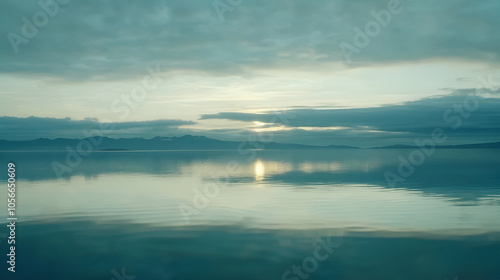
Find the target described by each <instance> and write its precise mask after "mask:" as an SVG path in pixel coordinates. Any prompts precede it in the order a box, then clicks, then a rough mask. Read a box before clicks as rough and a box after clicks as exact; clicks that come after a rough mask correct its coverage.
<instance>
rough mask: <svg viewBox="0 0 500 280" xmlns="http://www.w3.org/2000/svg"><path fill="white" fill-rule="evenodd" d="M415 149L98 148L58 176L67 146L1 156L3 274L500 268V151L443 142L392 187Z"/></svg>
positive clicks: (332, 274) (499, 273)
mask: <svg viewBox="0 0 500 280" xmlns="http://www.w3.org/2000/svg"><path fill="white" fill-rule="evenodd" d="M409 152H411V150H396V149H394V150H330V151H319V150H315V151H310V150H301V151H258V152H256V155H255V157H253V156H251V155H240V154H238V153H237V152H234V151H162V152H94V153H92V154H90V155H88V156H86V157H84V158H83V159H82V161H81V163H80V164H78V165H77V166H75V167H74V168H72V169H73V170H72V171H71V172H67V173H65V174H64V175H63V177H62V178H58V177H57V176H56V173H55V172H54V171H53V169H52V166H51V165H52V164H53V163H54V162H59V163H62V164H64V163H65V162H66V159H65V157H66V153H64V152H50V153H49V152H39V153H33V152H15V153H14V152H6V153H2V154H1V162H0V163H1V164H2V166H5V172H2V173H1V175H2V176H1V177H0V178H1V179H2V181H3V182H4V184H6V183H5V182H6V179H7V178H6V171H7V162H8V161H13V162H15V163H16V166H17V176H18V182H17V183H18V186H17V198H18V202H17V203H18V205H17V216H18V218H19V220H18V222H17V228H16V230H17V235H16V242H17V243H16V245H17V247H16V254H17V255H16V271H17V272H16V273H15V274H13V273H7V272H6V271H7V267H8V266H7V264H6V260H7V257H6V253H7V244H6V242H5V240H6V239H5V236H6V234H7V231H6V230H3V231H1V232H0V235H1V234H4V237H2V238H1V240H2V242H1V243H0V248H1V252H2V259H3V261H2V263H3V264H4V265H3V268H2V272H1V274H0V275H4V272H5V275H6V276H7V277H8V278H3V277H2V279H56V280H57V279H116V280H120V279H129V280H132V276H134V277H135V278H134V279H137V280H140V279H293V280H296V279H401V280H403V279H438V280H444V279H478V280H479V279H485V280H494V279H496V280H498V279H500V265H499V264H500V172H499V171H500V165H499V163H500V150H437V151H436V152H435V153H434V154H433V155H432V156H430V157H428V158H427V159H426V161H425V162H424V163H423V164H422V165H420V166H418V167H416V169H415V172H414V173H413V174H412V175H411V176H410V177H408V178H407V179H406V181H405V182H401V183H399V184H397V185H396V186H394V187H391V186H389V185H388V184H387V182H386V179H385V177H384V173H385V172H386V171H387V170H389V171H392V172H396V171H397V167H398V164H399V161H398V156H399V155H404V156H406V155H408V153H409ZM4 189H6V188H4ZM6 200H7V192H6V191H2V192H0V201H1V202H0V207H1V208H0V209H4V210H1V211H0V219H2V220H4V221H6V218H7V215H6V213H7V205H6V203H5V201H6ZM0 237H1V236H0ZM325 244H327V245H325ZM4 252H5V253H4ZM294 266H295V269H294ZM297 267H298V268H297ZM122 269H124V270H122ZM129 276H130V277H129Z"/></svg>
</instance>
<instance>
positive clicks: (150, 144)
mask: <svg viewBox="0 0 500 280" xmlns="http://www.w3.org/2000/svg"><path fill="white" fill-rule="evenodd" d="M67 146H69V147H71V148H72V149H77V148H79V149H81V150H88V149H89V148H90V146H91V148H92V150H94V151H96V150H100V151H123V150H236V149H238V148H240V149H245V150H247V149H268V150H279V149H291V150H292V149H293V150H297V149H359V148H357V147H352V146H337V145H330V146H314V145H300V144H284V143H276V142H253V143H251V142H237V141H222V140H216V139H212V138H208V137H204V136H192V135H185V136H182V137H155V138H152V139H144V138H120V139H115V138H109V137H92V138H85V139H67V138H57V139H47V138H40V139H35V140H29V141H8V140H0V150H3V151H12V150H44V151H55V150H66V147H67ZM413 148H418V147H417V146H407V145H394V146H384V147H375V148H372V149H413ZM438 148H440V149H498V148H500V142H495V143H483V144H468V145H456V146H451V145H446V146H438Z"/></svg>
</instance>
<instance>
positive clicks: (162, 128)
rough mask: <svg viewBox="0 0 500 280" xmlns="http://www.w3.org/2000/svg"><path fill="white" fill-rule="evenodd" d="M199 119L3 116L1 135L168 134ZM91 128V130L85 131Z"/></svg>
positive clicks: (8, 137) (11, 137)
mask: <svg viewBox="0 0 500 280" xmlns="http://www.w3.org/2000/svg"><path fill="white" fill-rule="evenodd" d="M192 124H195V122H192V121H184V120H154V121H137V122H117V123H107V124H103V123H101V122H99V121H98V120H97V119H92V118H87V119H84V120H72V119H70V118H39V117H28V118H17V117H7V116H5V117H0V139H6V140H30V139H36V138H51V139H53V138H85V137H88V136H89V135H91V136H92V135H95V134H96V133H97V132H99V133H103V134H104V135H105V136H108V137H128V138H131V137H143V138H150V137H155V136H163V135H165V134H172V133H181V134H182V133H183V132H182V130H180V129H179V126H184V125H192ZM84 131H87V132H88V133H85V132H84Z"/></svg>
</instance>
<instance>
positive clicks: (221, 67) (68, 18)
mask: <svg viewBox="0 0 500 280" xmlns="http://www.w3.org/2000/svg"><path fill="white" fill-rule="evenodd" d="M44 1H49V0H44ZM44 1H42V2H44ZM388 2H389V1H388V0H376V1H373V0H362V1H350V0H318V1H314V2H311V1H303V0H287V1H284V0H280V1H264V0H255V1H244V2H243V3H242V4H241V5H239V6H238V7H236V8H234V9H233V11H231V12H227V13H225V14H224V17H225V18H226V21H225V22H224V23H221V22H220V20H219V18H218V16H217V13H216V12H215V9H214V7H213V5H212V1H210V0H206V1H184V0H151V1H143V2H139V1H133V0H111V1H100V0H88V1H74V0H73V1H69V3H68V4H65V5H60V11H59V12H58V13H57V14H56V15H55V16H54V17H50V18H49V20H48V23H47V24H46V25H45V26H42V27H40V28H38V31H37V33H36V36H35V37H33V38H30V39H29V42H28V43H27V44H21V45H19V53H17V54H15V52H14V50H13V47H12V45H11V43H10V40H9V39H8V37H7V34H8V33H9V32H13V33H16V34H18V35H22V27H23V25H24V23H23V21H22V18H23V17H26V18H27V19H29V20H30V21H31V22H33V15H34V14H35V13H36V12H37V11H41V10H42V9H41V8H40V6H38V4H37V3H38V1H34V2H25V1H3V2H2V4H1V6H2V7H1V9H0V33H1V34H4V35H3V36H4V39H3V40H1V41H0V60H1V61H2V64H1V65H0V72H5V73H23V74H32V75H38V74H51V75H54V76H58V77H62V78H65V79H86V78H90V77H108V78H112V77H116V76H119V77H123V76H134V75H135V76H137V75H142V73H143V70H144V68H145V67H146V66H147V65H156V64H160V65H162V69H165V70H166V71H196V72H202V73H206V74H209V75H214V74H237V75H238V74H245V73H248V72H251V71H255V70H261V69H278V68H280V69H298V68H310V69H321V68H325V67H329V65H331V64H332V63H339V62H340V63H342V62H343V59H344V58H343V53H342V51H341V50H340V47H339V46H340V44H341V43H342V42H347V43H350V44H352V43H353V39H354V35H355V31H354V27H359V28H361V29H364V26H365V25H366V24H367V23H368V22H370V21H372V20H373V17H372V15H371V14H370V12H371V11H372V10H374V11H379V10H382V9H385V8H386V7H387V3H388ZM401 3H402V6H403V7H404V10H403V12H402V13H401V14H398V15H394V16H393V17H392V19H391V23H390V24H389V25H388V26H387V27H384V28H383V30H381V32H380V35H379V36H378V37H375V38H372V40H371V42H370V45H369V47H367V48H365V49H363V50H362V52H361V53H359V54H356V57H354V58H353V60H355V61H356V62H357V64H355V65H367V64H375V63H388V62H399V61H414V60H424V59H441V58H447V59H448V58H452V59H468V60H477V61H483V62H493V63H498V62H499V60H500V55H499V54H500V47H499V46H500V34H499V33H498V32H497V31H498V26H500V18H499V17H498V14H499V13H500V2H498V1H496V0H478V1H455V0H444V1H430V0H422V1H411V2H409V1H406V0H405V1H403V0H401Z"/></svg>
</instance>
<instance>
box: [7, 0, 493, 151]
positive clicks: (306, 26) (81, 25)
mask: <svg viewBox="0 0 500 280" xmlns="http://www.w3.org/2000/svg"><path fill="white" fill-rule="evenodd" d="M40 3H42V4H40ZM54 3H56V2H54V0H40V1H2V2H1V3H0V34H2V36H3V37H2V39H0V61H1V63H0V95H1V98H2V102H0V139H11V140H27V139H34V138H40V137H47V138H57V137H70V138H82V137H84V135H82V131H83V130H89V129H95V128H96V127H99V124H100V121H108V120H109V121H110V122H113V123H115V126H114V129H112V130H106V131H105V132H106V134H107V135H108V136H111V137H145V138H150V137H154V136H180V135H183V134H195V135H204V136H208V137H213V138H218V139H223V140H226V139H227V140H238V141H243V140H245V139H247V137H248V135H249V134H252V133H258V132H259V131H260V132H263V131H264V132H272V133H273V137H274V140H275V141H279V142H287V143H304V144H317V145H331V144H339V145H340V144H342V145H347V144H348V145H356V146H377V145H389V144H412V143H413V140H414V139H415V138H418V137H420V138H421V137H425V136H427V135H429V133H430V132H431V131H432V130H433V129H434V128H436V127H443V128H446V129H448V133H449V136H450V137H449V142H448V143H450V144H455V143H457V144H458V143H476V142H488V141H499V140H500V137H499V136H500V135H498V133H499V132H498V131H500V130H499V123H498V122H499V116H500V106H499V105H500V104H499V99H498V98H499V90H498V88H499V81H500V78H499V77H500V33H499V32H498V30H499V28H500V17H499V16H498V15H500V2H499V1H497V0H478V1H466V0H442V1H430V0H418V1H417V0H400V1H397V0H359V1H351V0H318V1H304V0H287V1H285V0H278V1H264V0H255V1H250V0H246V1H241V3H240V4H237V5H234V6H233V7H230V8H229V10H227V11H225V12H224V13H223V14H221V13H220V10H219V13H218V12H217V9H216V7H214V3H219V4H220V3H228V2H227V1H226V0H220V1H219V0H216V1H213V0H202V1H186V0H149V1H142V2H141V1H133V0H109V1H101V0H89V1H76V0H65V1H63V0H59V2H58V3H59V4H57V7H56V6H55V5H54ZM231 3H239V1H232V2H231ZM391 3H392V4H391ZM226 5H227V4H226ZM391 5H393V7H397V12H390V10H391V9H389V8H388V7H390V6H391ZM394 5H395V6H394ZM42 6H45V7H46V8H43V7H42ZM47 7H48V8H47ZM226 7H229V6H226ZM47 12H48V13H49V14H50V15H49V16H47V20H46V22H45V23H43V24H38V25H39V26H38V27H37V28H36V30H33V28H32V27H30V26H31V25H33V26H35V25H36V21H40V20H42V21H43V20H44V19H43V17H42V18H41V17H40V15H43V14H44V13H47ZM388 13H389V14H390V19H389V18H387V17H386V18H385V23H378V26H379V29H380V30H379V31H377V32H376V34H375V35H373V36H371V37H370V38H369V42H366V44H365V45H363V46H360V45H359V44H358V43H359V38H357V37H356V36H358V37H359V32H358V31H357V30H358V29H357V28H359V29H360V30H362V31H363V32H365V33H366V32H367V31H366V26H367V24H368V25H370V24H372V26H373V24H374V23H375V24H377V23H376V22H377V20H376V19H375V17H376V16H374V14H378V15H382V14H384V15H387V14H388ZM37 15H38V16H37ZM382 17H383V16H382ZM221 19H223V20H221ZM383 21H384V20H383ZM26 22H28V23H26ZM379 22H380V20H379ZM35 27H36V26H35ZM28 35H29V36H28ZM20 38H21V39H20ZM356 38H357V39H356ZM357 40H358V41H357ZM356 42H358V43H356ZM342 46H344V49H343V48H342ZM345 46H351V47H353V48H356V51H354V52H352V53H350V54H349V58H350V60H347V59H346V52H345ZM351 50H352V49H351ZM147 69H159V71H158V73H156V74H155V75H154V76H150V75H151V73H150V71H148V70H147ZM145 79H146V80H148V81H149V82H148V83H146V84H145V83H144V80H145ZM154 81H157V82H158V83H157V84H155V86H154V87H149V86H145V85H151V82H154ZM485 81H486V83H485ZM476 89H479V92H476ZM140 90H142V93H141V94H142V95H141V97H140V98H137V97H134V95H133V94H137V93H138V92H139V91H140ZM476 95H477V98H478V100H480V104H479V105H478V108H477V109H475V110H474V111H472V112H466V113H467V114H469V113H470V115H467V117H464V116H465V115H464V114H463V113H459V112H457V111H452V115H450V114H448V115H447V116H448V118H446V119H445V118H444V117H443V114H445V113H446V112H447V111H448V110H450V108H451V109H452V110H456V108H454V107H453V106H454V105H455V104H463V102H464V100H466V99H467V96H476ZM276 112H281V113H286V114H287V115H290V116H294V118H293V119H290V120H288V121H287V122H286V123H276V122H273V123H270V119H272V118H274V116H275V113H276ZM457 114H458V115H459V116H460V118H461V122H462V123H461V125H460V126H459V127H458V128H456V129H453V128H452V126H453V124H456V122H457V121H456V120H457V119H456V118H454V117H456V116H457ZM1 116H3V117H1ZM450 118H451V120H450ZM447 120H448V121H447Z"/></svg>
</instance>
